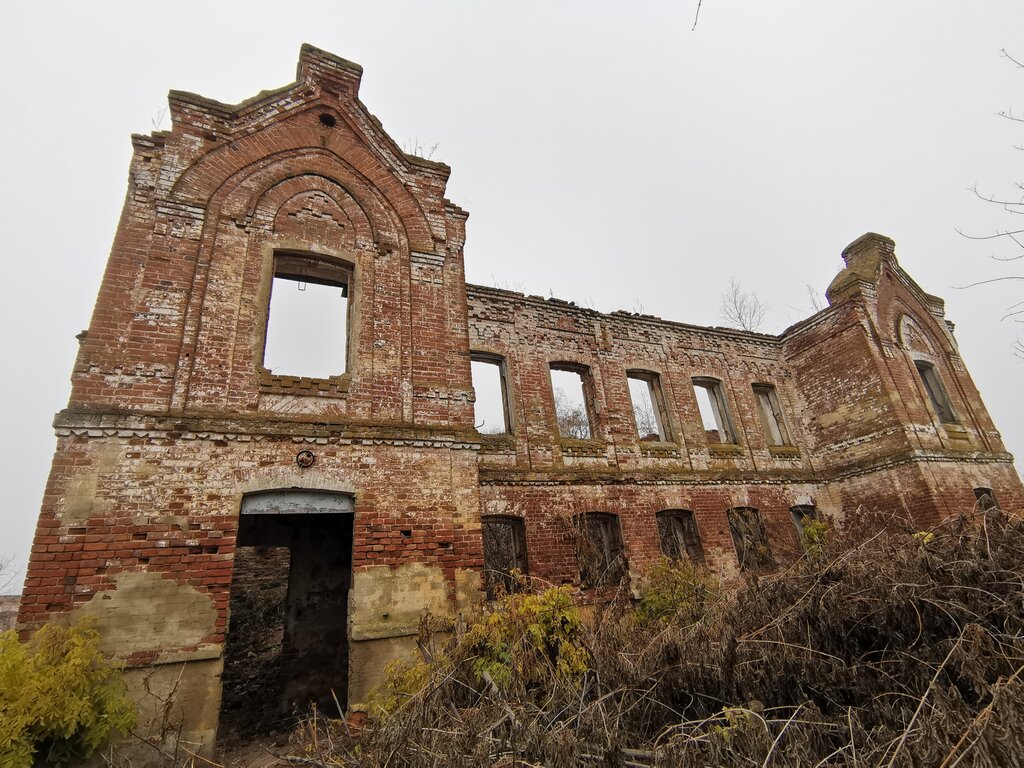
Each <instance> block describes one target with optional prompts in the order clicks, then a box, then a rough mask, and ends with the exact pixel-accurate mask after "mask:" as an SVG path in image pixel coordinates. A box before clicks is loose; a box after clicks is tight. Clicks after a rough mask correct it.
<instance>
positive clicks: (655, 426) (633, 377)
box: [626, 371, 672, 442]
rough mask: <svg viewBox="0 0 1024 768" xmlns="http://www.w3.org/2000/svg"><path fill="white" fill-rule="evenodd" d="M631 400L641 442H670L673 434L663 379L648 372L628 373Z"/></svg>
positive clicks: (627, 379)
mask: <svg viewBox="0 0 1024 768" xmlns="http://www.w3.org/2000/svg"><path fill="white" fill-rule="evenodd" d="M626 381H627V382H628V383H629V398H630V401H631V402H632V404H633V419H634V421H636V431H637V435H639V437H640V439H641V440H646V441H656V442H668V441H670V440H671V439H672V433H671V432H670V431H669V428H668V412H667V410H666V408H665V395H664V393H663V392H662V389H661V377H660V376H658V374H656V373H648V372H646V371H626Z"/></svg>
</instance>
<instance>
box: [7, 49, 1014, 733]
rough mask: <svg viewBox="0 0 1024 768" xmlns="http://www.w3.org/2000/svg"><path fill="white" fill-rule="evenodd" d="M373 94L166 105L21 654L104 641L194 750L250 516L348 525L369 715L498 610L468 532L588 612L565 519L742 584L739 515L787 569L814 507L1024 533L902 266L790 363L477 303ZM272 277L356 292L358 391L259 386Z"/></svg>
mask: <svg viewBox="0 0 1024 768" xmlns="http://www.w3.org/2000/svg"><path fill="white" fill-rule="evenodd" d="M360 74H361V70H360V69H359V67H358V66H356V65H354V64H351V63H349V62H346V61H343V60H341V59H338V58H336V57H334V56H331V55H329V54H327V53H324V52H322V51H319V50H316V49H314V48H311V47H308V46H306V47H304V48H303V49H302V53H301V57H300V61H299V68H298V76H297V80H296V82H295V83H294V84H292V85H290V86H287V87H285V88H282V89H280V90H277V91H272V92H266V93H262V94H260V95H258V96H257V97H255V98H254V99H252V100H250V101H247V102H245V103H243V104H240V105H237V106H229V105H224V104H220V103H217V102H214V101H210V100H207V99H204V98H202V97H199V96H196V95H193V94H187V93H180V92H172V93H171V94H170V106H171V114H172V118H173V128H172V130H171V131H169V132H160V133H156V134H153V135H151V136H135V137H133V141H134V146H135V154H134V157H133V159H132V163H131V171H130V178H129V189H128V195H127V198H126V201H125V207H124V211H123V213H122V216H121V221H120V225H119V227H118V230H117V235H116V238H115V242H114V245H113V249H112V252H111V255H110V260H109V263H108V266H107V271H106V274H105V277H104V279H103V283H102V286H101V288H100V292H99V296H98V299H97V303H96V308H95V312H94V315H93V318H92V322H91V324H90V326H89V329H88V331H87V332H86V333H84V334H83V335H82V337H81V348H80V351H79V355H78V359H77V361H76V363H75V367H74V373H73V377H72V381H73V389H72V395H71V400H70V402H69V404H68V407H67V409H65V410H64V411H62V412H60V413H59V414H58V416H57V418H56V421H55V427H56V431H57V437H58V445H57V450H56V455H55V457H54V462H53V468H52V471H51V474H50V478H49V482H48V484H47V488H46V493H45V497H44V499H43V505H42V512H41V515H40V519H39V527H38V531H37V535H36V539H35V543H34V548H33V553H32V558H31V561H30V565H29V572H28V577H27V580H26V585H25V595H24V599H23V601H22V604H21V613H20V617H19V626H20V628H21V629H22V630H23V632H26V633H27V632H30V631H31V630H32V629H34V628H36V627H38V626H39V625H40V624H41V623H43V622H45V621H48V620H51V619H55V618H66V617H68V616H71V617H77V616H81V615H91V616H94V617H95V618H96V619H97V620H98V622H99V624H100V626H101V628H102V629H103V631H104V637H105V641H104V642H105V648H106V650H107V651H108V652H110V653H111V654H113V655H115V656H116V657H118V658H120V659H123V660H124V661H125V662H126V663H127V665H128V667H129V679H130V681H131V684H132V689H133V691H134V693H135V695H136V696H137V698H138V699H139V701H140V704H141V705H142V710H143V719H142V723H141V725H142V727H143V729H148V733H149V734H150V735H151V736H153V738H155V739H159V738H160V737H161V736H164V735H166V733H165V732H164V731H167V732H169V730H177V727H176V726H175V728H173V729H167V728H166V726H167V723H166V722H164V721H163V720H162V719H161V718H162V717H163V713H164V712H165V709H164V707H163V701H162V699H163V698H165V697H166V696H168V695H169V693H170V692H171V691H172V690H173V691H174V698H175V707H173V708H172V710H171V711H172V717H177V718H182V719H183V725H182V728H181V734H182V738H185V739H187V740H189V741H191V742H194V743H197V744H199V743H201V744H202V745H203V748H204V749H208V748H209V747H210V745H211V744H212V741H213V737H214V734H215V731H216V727H217V720H218V712H219V703H220V672H221V669H222V667H223V658H222V656H223V654H222V649H223V646H224V640H225V634H226V631H227V627H228V620H229V616H228V607H229V592H230V589H231V581H232V564H233V559H234V553H235V547H236V545H238V546H241V545H242V542H239V541H238V540H237V539H238V537H239V531H240V526H242V525H243V523H242V521H243V519H244V518H245V514H246V512H245V509H244V508H243V507H244V505H245V504H246V503H247V502H246V499H257V498H267V497H266V495H263V496H261V495H260V494H261V492H265V491H271V490H275V491H282V490H288V489H304V490H306V491H309V490H320V491H330V492H333V493H335V494H339V495H340V496H343V497H344V498H346V499H348V500H349V503H350V504H351V505H352V507H351V513H350V514H349V515H348V516H347V517H346V519H347V520H348V521H349V522H348V523H347V524H348V525H350V531H351V533H350V534H344V536H342V537H341V538H339V540H338V541H343V542H346V546H347V547H350V548H351V579H350V581H348V582H346V583H345V584H344V585H342V586H344V588H345V589H346V590H347V595H348V597H347V658H348V670H349V674H348V681H347V689H348V704H349V705H350V707H352V708H356V709H358V708H359V707H360V706H361V705H362V704H363V703H364V702H365V700H366V699H365V697H366V693H367V691H368V689H369V688H370V687H371V686H372V684H373V683H374V681H375V680H377V679H379V676H380V673H381V670H382V668H383V665H384V664H385V663H386V662H387V661H388V660H389V659H391V658H393V657H395V656H397V655H401V654H404V653H406V652H407V651H408V649H409V648H410V646H411V643H412V637H413V635H414V634H415V631H416V628H417V625H418V622H419V618H420V616H421V614H422V613H423V612H424V611H427V610H429V611H433V612H436V613H444V612H450V611H458V610H460V609H462V608H464V607H466V606H468V605H469V604H471V603H472V602H474V601H476V600H477V599H479V597H480V594H481V570H482V567H483V557H484V555H483V546H482V541H481V516H487V515H503V516H512V517H518V518H521V519H523V520H525V542H526V549H527V557H528V561H529V570H530V573H531V575H533V576H537V577H540V578H542V579H544V580H547V581H551V582H555V583H563V582H568V583H577V582H578V577H579V570H578V567H577V563H576V556H575V551H574V546H573V542H572V539H571V537H570V536H568V535H567V534H566V525H565V521H566V520H567V519H569V518H571V516H572V515H574V514H577V513H587V512H595V511H597V512H607V513H612V514H614V515H617V516H618V520H619V523H620V525H621V538H622V545H623V547H624V554H625V557H626V559H627V561H628V563H629V569H630V571H632V572H640V571H642V570H643V568H644V567H645V565H646V564H647V563H649V562H650V561H651V560H652V559H654V558H655V557H657V556H658V555H659V554H660V551H661V545H660V542H659V531H658V526H657V523H656V518H655V514H656V513H657V512H659V511H661V510H669V509H676V510H690V511H692V512H693V513H694V517H695V520H696V525H697V530H698V531H699V534H700V537H701V541H702V544H703V548H704V551H705V554H706V562H707V564H708V566H709V567H711V568H714V569H716V570H719V571H721V572H723V573H733V572H735V570H736V568H737V557H736V550H735V548H734V544H733V540H732V537H731V534H730V529H729V524H728V521H727V516H726V510H728V509H730V508H733V507H752V508H756V509H757V510H759V514H760V516H761V519H762V520H763V522H764V524H765V527H766V529H767V534H768V538H769V541H770V542H771V545H772V548H773V549H774V550H776V551H777V552H784V551H786V550H795V549H796V548H797V547H798V540H797V534H796V528H795V527H794V524H793V522H792V519H791V516H790V509H791V508H792V507H794V506H795V505H814V506H815V508H816V509H817V510H818V512H819V513H820V514H822V515H825V516H831V517H834V518H837V519H841V518H843V517H849V516H851V515H857V514H858V513H859V511H861V510H865V509H878V510H889V511H896V512H900V513H908V514H911V515H913V516H915V517H916V518H918V519H920V520H921V522H922V523H927V522H929V521H934V520H937V519H938V518H940V517H942V516H944V515H949V514H954V513H956V512H958V511H961V510H969V509H971V508H972V507H973V506H974V505H975V503H976V499H975V491H974V489H976V488H987V489H991V490H992V491H993V492H994V495H995V497H996V498H997V499H998V500H999V502H1000V503H1001V504H1002V505H1003V506H1004V507H1008V508H1013V509H1019V508H1021V507H1022V506H1024V496H1022V489H1021V485H1020V482H1019V480H1018V478H1017V475H1016V473H1015V471H1014V468H1013V464H1012V459H1011V457H1010V456H1009V455H1008V454H1007V453H1006V451H1005V449H1004V447H1003V444H1002V442H1001V441H1000V438H999V433H998V432H997V431H996V429H995V426H994V425H993V424H992V421H991V419H990V418H989V416H988V413H987V411H986V410H985V407H984V405H983V404H982V401H981V398H980V396H979V394H978V392H977V390H976V389H975V387H974V384H973V382H972V381H971V378H970V376H969V374H968V373H967V371H966V370H965V369H964V366H963V364H962V362H961V359H960V356H959V354H958V352H957V347H956V342H955V340H954V338H953V336H952V332H951V326H950V325H949V324H948V323H947V322H946V321H945V320H944V317H943V305H942V302H941V301H940V300H939V299H937V298H935V297H933V296H929V295H928V294H926V293H924V292H923V291H922V290H921V289H920V288H919V287H918V286H917V284H916V283H914V282H913V280H911V279H910V277H909V276H908V275H907V274H906V273H905V272H904V271H903V270H902V269H901V268H900V267H899V265H898V263H897V261H896V258H895V254H894V250H893V243H892V241H891V240H889V239H887V238H885V237H882V236H879V235H865V236H864V237H862V238H860V239H859V240H858V241H856V242H855V243H854V244H852V245H851V246H850V247H849V248H847V250H846V251H845V252H844V258H845V260H846V263H847V266H846V269H845V270H843V272H841V273H840V274H839V275H838V276H837V277H836V279H835V280H834V281H833V283H832V285H831V286H830V288H829V292H828V298H829V303H830V306H829V307H828V308H827V309H824V310H822V311H821V312H818V313H817V314H815V315H814V316H813V317H811V318H809V319H807V320H805V321H803V322H801V323H798V324H797V325H795V326H793V327H791V328H789V329H788V330H786V331H785V332H784V333H782V334H781V335H780V336H769V335H763V334H756V333H747V332H741V331H734V330H728V329H722V328H703V327H696V326H690V325H683V324H679V323H672V322H667V321H664V320H660V319H658V318H654V317H649V316H643V315H634V314H629V313H621V312H617V313H612V314H601V313H598V312H596V311H593V310H589V309H583V308H580V307H576V306H575V305H573V304H570V303H567V302H563V301H558V300H555V299H547V300H545V299H542V298H540V297H536V296H523V295H521V294H517V293H512V292H508V291H501V290H496V289H492V288H485V287H479V286H469V285H467V284H466V282H465V279H464V269H463V261H462V259H463V244H464V239H465V221H466V216H467V214H466V213H465V212H463V211H462V210H461V209H459V208H458V207H457V206H455V205H453V204H452V203H450V202H449V201H448V200H446V199H445V198H444V190H445V184H446V181H447V178H448V173H449V169H448V168H447V167H446V166H444V165H442V164H439V163H434V162H430V161H427V160H423V159H420V158H416V157H412V156H409V155H406V154H404V153H403V152H402V151H401V150H400V149H399V148H398V147H397V146H396V145H395V143H394V142H393V141H392V140H391V139H390V138H389V137H388V136H387V135H386V134H385V133H384V132H383V129H382V128H381V126H380V123H379V122H378V121H377V120H376V119H375V118H374V117H373V116H372V115H371V114H370V113H369V112H368V111H367V110H366V108H365V107H364V106H363V105H362V104H361V103H360V101H359V100H358V87H359V80H360ZM282 253H285V254H296V253H298V254H307V255H309V254H312V255H314V256H316V257H317V258H320V259H323V260H324V262H325V263H328V262H329V263H331V264H338V265H344V269H345V270H347V272H346V274H348V275H350V277H348V278H346V281H347V282H346V290H347V291H348V295H349V306H350V314H349V321H348V338H349V348H348V365H347V369H346V370H345V372H344V373H339V374H338V375H333V376H329V377H326V378H323V379H315V378H314V379H311V378H297V377H290V376H287V375H280V374H279V372H271V371H269V370H267V369H265V368H264V367H263V364H262V363H263V350H264V341H265V337H266V327H267V313H268V302H269V295H270V286H271V283H272V278H273V277H274V274H275V257H276V256H277V255H279V254H282ZM308 332H309V333H314V334H315V333H316V329H315V328H312V329H308ZM474 353H475V354H488V355H491V356H492V357H491V359H499V358H500V359H501V360H502V361H503V367H504V375H505V382H506V389H507V406H508V412H509V421H510V426H511V429H510V433H509V434H507V435H500V436H485V435H481V434H480V433H478V432H477V431H476V429H475V428H474V408H473V403H474V392H473V388H472V381H471V374H470V361H471V354H474ZM552 363H554V364H556V365H571V366H574V367H575V368H576V369H577V370H580V371H583V372H584V374H585V386H586V389H587V392H588V394H589V399H590V406H589V409H590V420H591V431H592V436H591V438H590V439H585V440H578V439H562V438H560V437H559V432H558V428H557V424H556V419H555V410H554V400H553V394H552V387H551V381H550V378H549V370H550V366H551V364H552ZM919 365H921V366H925V367H926V368H928V369H929V370H930V371H931V374H929V375H934V376H937V377H938V380H939V381H941V382H942V385H943V386H944V389H945V392H946V394H947V395H948V408H949V409H951V413H952V414H953V416H952V417H950V416H949V414H943V413H939V412H938V411H937V410H936V406H935V404H933V402H932V401H931V400H930V399H929V396H928V393H927V391H926V389H925V380H924V378H923V377H924V375H925V374H924V373H922V372H921V371H920V370H919V368H918V366H919ZM929 366H930V367H929ZM627 371H643V372H646V374H645V375H649V374H656V375H657V381H658V384H659V387H660V390H661V394H662V396H663V401H664V402H663V404H664V412H665V413H664V420H665V428H666V433H667V437H668V439H665V440H661V441H650V440H641V439H640V437H639V436H638V431H637V427H636V425H635V423H634V419H633V408H632V405H631V400H630V394H629V389H628V387H627V379H626V372H627ZM694 377H707V378H708V379H713V380H715V381H717V382H719V385H720V387H721V391H722V394H723V397H724V401H725V402H727V403H728V410H729V414H730V419H731V422H732V431H733V432H734V435H733V439H732V440H730V441H722V442H709V438H708V432H707V430H706V428H705V426H704V425H703V424H702V420H701V416H700V414H699V412H698V405H697V400H696V399H695V394H694V389H693V385H692V379H693V378H694ZM752 385H765V386H770V387H773V388H774V389H773V390H772V391H773V392H774V393H775V395H774V396H777V400H778V405H779V408H780V410H781V412H782V414H783V419H784V421H785V425H784V426H785V429H786V432H787V433H788V440H785V441H782V442H783V443H784V444H775V445H772V444H769V443H770V441H769V439H768V437H767V435H766V431H765V429H764V428H763V420H762V419H763V414H762V413H760V412H759V411H758V408H759V405H758V401H757V399H756V395H755V391H754V389H752ZM776 442H779V441H776ZM301 451H310V452H312V454H313V457H312V462H313V463H312V464H311V465H308V466H303V465H301V464H300V463H298V462H297V455H298V454H299V453H300V452H301ZM302 464H309V462H308V461H303V462H302ZM297 498H304V497H301V496H300V497H297ZM339 535H340V534H339ZM345 536H350V540H349V538H345ZM338 541H335V542H334V544H335V545H337V544H338ZM258 543H259V544H261V545H268V546H275V545H280V544H281V542H279V541H269V540H267V541H264V540H261V541H259V542H258ZM330 545H331V542H330V541H323V542H321V543H320V546H321V547H322V548H323V549H324V550H330ZM316 550H317V547H316V546H314V547H313V548H312V549H308V550H304V552H306V553H307V554H309V556H310V557H312V556H314V555H315V553H316ZM295 553H296V550H293V554H292V558H291V561H292V562H293V564H294V563H295V562H296V560H297V556H296V554H295ZM346 557H347V555H346ZM298 559H300V560H301V558H298ZM346 562H347V561H346ZM293 569H294V565H293ZM293 573H294V570H293ZM300 608H301V606H300Z"/></svg>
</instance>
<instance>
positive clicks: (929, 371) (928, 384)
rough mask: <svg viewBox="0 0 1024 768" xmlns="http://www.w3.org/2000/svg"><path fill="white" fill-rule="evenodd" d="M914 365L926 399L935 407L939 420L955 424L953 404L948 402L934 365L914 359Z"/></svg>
mask: <svg viewBox="0 0 1024 768" xmlns="http://www.w3.org/2000/svg"><path fill="white" fill-rule="evenodd" d="M914 365H915V366H916V367H917V372H918V373H919V374H920V376H921V381H922V382H923V383H924V389H925V391H926V392H927V393H928V399H929V400H930V401H931V404H932V408H934V409H935V413H936V415H938V417H939V421H941V422H942V423H943V424H957V423H958V422H957V418H956V416H955V415H954V413H953V406H952V405H950V403H949V396H948V395H947V394H946V388H945V387H944V386H942V379H940V378H939V372H938V371H937V370H936V369H935V366H934V365H932V364H931V363H928V362H925V361H924V360H915V361H914Z"/></svg>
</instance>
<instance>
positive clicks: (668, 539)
mask: <svg viewBox="0 0 1024 768" xmlns="http://www.w3.org/2000/svg"><path fill="white" fill-rule="evenodd" d="M657 518H658V536H659V538H660V539H661V551H662V554H664V555H665V556H666V557H668V558H671V559H672V560H689V561H690V562H691V563H693V564H694V565H700V564H702V563H703V562H704V547H703V545H702V544H701V541H700V533H699V532H698V531H697V520H696V518H695V517H694V515H693V512H691V511H690V510H688V509H666V510H664V511H662V512H659V513H658V515H657Z"/></svg>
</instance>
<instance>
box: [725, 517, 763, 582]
mask: <svg viewBox="0 0 1024 768" xmlns="http://www.w3.org/2000/svg"><path fill="white" fill-rule="evenodd" d="M726 515H727V516H728V518H729V533H731V534H732V543H733V545H734V546H735V547H736V559H737V560H739V564H740V570H741V571H761V570H766V569H770V568H772V567H774V566H775V559H774V558H773V557H772V550H771V546H770V545H769V543H768V534H767V533H766V532H765V530H764V523H763V522H762V521H761V514H760V513H759V512H758V511H757V510H756V509H754V508H753V507H733V508H732V509H730V510H729V511H728V512H727V513H726Z"/></svg>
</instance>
